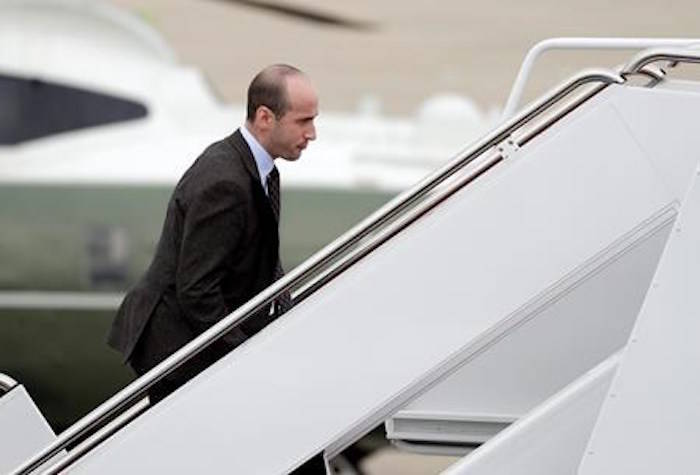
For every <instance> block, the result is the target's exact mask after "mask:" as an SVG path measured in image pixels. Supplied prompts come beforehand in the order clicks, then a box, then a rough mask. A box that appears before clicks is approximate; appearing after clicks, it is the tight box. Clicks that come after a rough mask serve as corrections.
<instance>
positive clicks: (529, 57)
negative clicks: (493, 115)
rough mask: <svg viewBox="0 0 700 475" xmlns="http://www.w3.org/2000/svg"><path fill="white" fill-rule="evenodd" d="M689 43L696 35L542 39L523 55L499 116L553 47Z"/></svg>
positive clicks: (507, 112)
mask: <svg viewBox="0 0 700 475" xmlns="http://www.w3.org/2000/svg"><path fill="white" fill-rule="evenodd" d="M692 44H700V38H548V39H546V40H542V41H540V42H539V43H537V44H536V45H535V46H533V47H532V48H531V49H530V51H528V52H527V54H526V55H525V59H523V63H522V65H521V66H520V70H519V71H518V75H517V76H516V78H515V81H514V82H513V87H512V88H511V92H510V95H509V96H508V100H507V101H506V105H505V107H504V108H503V113H502V117H503V118H506V117H510V116H511V115H512V114H513V113H515V111H516V110H517V108H518V105H519V104H520V99H521V98H522V95H523V92H524V90H525V84H526V83H527V80H528V78H529V76H530V72H531V71H532V68H533V67H534V64H535V61H536V60H537V58H539V57H540V56H541V55H542V54H544V53H545V52H547V51H551V50H557V49H559V50H561V49H567V50H580V49H596V50H601V49H607V50H624V49H636V50H641V49H645V48H655V47H674V46H690V45H692Z"/></svg>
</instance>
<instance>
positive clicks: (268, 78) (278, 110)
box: [247, 64, 304, 121]
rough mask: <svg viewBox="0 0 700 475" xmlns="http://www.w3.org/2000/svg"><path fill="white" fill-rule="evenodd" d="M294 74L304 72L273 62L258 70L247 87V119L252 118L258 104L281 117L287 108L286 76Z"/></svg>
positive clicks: (250, 119)
mask: <svg viewBox="0 0 700 475" xmlns="http://www.w3.org/2000/svg"><path fill="white" fill-rule="evenodd" d="M296 75H302V76H303V75H304V73H303V72H301V71H300V70H299V69H297V68H295V67H294V66H289V65H287V64H274V65H272V66H268V67H266V68H265V69H263V70H262V71H260V72H259V73H258V74H257V75H256V76H255V77H254V78H253V81H251V83H250V86H249V87H248V111H247V118H248V120H249V121H252V120H254V118H255V113H256V111H257V110H258V108H259V107H260V106H265V107H267V108H268V109H270V110H271V111H272V113H273V114H275V117H277V118H278V119H279V118H280V117H282V116H283V115H284V114H285V112H287V110H288V109H289V97H288V94H287V87H286V84H287V78H288V77H289V76H296Z"/></svg>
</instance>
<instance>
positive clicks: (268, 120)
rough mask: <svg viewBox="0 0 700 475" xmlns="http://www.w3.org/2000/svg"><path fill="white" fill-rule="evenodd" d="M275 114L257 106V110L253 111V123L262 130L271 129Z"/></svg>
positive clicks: (266, 108)
mask: <svg viewBox="0 0 700 475" xmlns="http://www.w3.org/2000/svg"><path fill="white" fill-rule="evenodd" d="M274 118H275V114H274V113H273V112H272V110H271V109H270V108H269V107H267V106H259V107H258V110H256V111H255V121H256V122H257V123H258V125H259V126H261V127H264V128H270V127H272V124H273V122H274Z"/></svg>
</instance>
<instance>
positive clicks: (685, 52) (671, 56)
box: [623, 48, 700, 74]
mask: <svg viewBox="0 0 700 475" xmlns="http://www.w3.org/2000/svg"><path fill="white" fill-rule="evenodd" d="M658 61H671V62H673V63H695V64H697V63H700V51H697V50H695V51H694V50H692V49H666V48H663V49H652V50H647V51H642V52H641V53H639V54H638V55H637V56H635V57H634V58H633V59H632V60H631V61H630V62H629V63H627V66H625V68H624V70H623V73H624V74H633V73H639V72H642V71H643V68H644V67H645V66H648V65H650V64H652V63H656V62H658Z"/></svg>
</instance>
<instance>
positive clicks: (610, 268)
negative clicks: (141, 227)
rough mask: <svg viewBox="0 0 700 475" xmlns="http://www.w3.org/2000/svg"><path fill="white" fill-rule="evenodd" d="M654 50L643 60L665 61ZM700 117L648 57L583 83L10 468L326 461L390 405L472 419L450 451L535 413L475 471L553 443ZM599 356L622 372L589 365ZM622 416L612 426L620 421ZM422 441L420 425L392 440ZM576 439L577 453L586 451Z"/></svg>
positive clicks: (648, 274) (689, 156) (267, 466)
mask: <svg viewBox="0 0 700 475" xmlns="http://www.w3.org/2000/svg"><path fill="white" fill-rule="evenodd" d="M648 54H652V53H648ZM653 54H656V55H657V56H653V57H652V56H644V57H643V58H647V57H649V58H652V59H655V58H659V56H658V53H653ZM666 59H669V60H673V61H692V62H697V61H698V60H699V59H700V55H697V54H694V53H692V52H687V51H680V50H679V51H666V52H665V53H664V55H662V56H660V59H655V60H657V61H658V60H666ZM640 61H641V60H640ZM640 78H641V79H643V80H642V81H641V82H640V81H639V79H640ZM633 80H634V81H633ZM635 81H636V82H635ZM582 86H583V87H588V89H586V90H585V91H584V94H583V95H577V96H575V97H573V98H572V95H573V94H574V93H578V92H580V91H581V89H580V87H582ZM652 86H654V87H652ZM591 87H592V89H591ZM698 111H700V85H699V84H697V83H689V82H677V81H676V82H674V81H670V80H666V79H663V76H662V74H661V73H660V72H659V71H657V70H656V69H654V70H651V69H648V67H647V66H645V65H641V66H640V65H638V64H637V63H635V64H631V65H630V66H629V68H628V69H627V70H626V71H625V73H624V74H618V73H612V72H605V71H595V72H584V73H582V74H581V75H578V76H577V77H575V78H574V79H572V80H571V81H570V82H567V83H566V84H564V85H562V86H561V87H559V88H557V89H555V90H554V91H552V93H551V94H549V95H547V96H545V97H544V98H542V99H540V100H539V101H537V102H536V103H534V104H533V105H531V106H530V107H528V108H526V109H525V110H523V111H522V112H521V113H519V114H518V115H517V116H515V117H514V118H512V119H510V120H508V121H506V122H505V123H504V124H502V125H501V126H500V127H499V128H497V129H496V130H494V131H493V132H492V133H490V134H489V135H487V136H486V137H484V139H483V140H481V141H479V142H477V143H476V144H475V145H473V146H472V147H470V148H468V149H467V150H465V151H464V152H463V153H462V154H460V155H459V156H458V157H457V158H456V159H455V160H453V161H452V162H450V163H449V164H447V165H445V166H444V167H443V168H441V169H440V170H438V171H436V172H435V173H434V174H433V175H431V176H430V177H428V178H426V179H425V180H424V181H423V182H421V183H420V184H418V185H417V186H416V187H415V188H413V189H411V190H409V191H407V192H406V193H404V194H402V195H401V196H399V197H397V198H396V199H395V200H394V201H392V202H391V203H389V204H388V205H387V206H385V207H384V208H382V209H381V210H379V211H378V212H377V213H375V214H374V215H373V216H371V217H369V218H368V219H367V220H366V221H365V222H363V223H361V224H360V225H358V226H357V227H356V228H355V229H353V230H351V231H349V232H348V233H347V234H346V235H344V236H342V237H341V238H339V239H338V240H337V241H336V242H335V243H333V244H331V245H330V246H329V247H328V248H326V249H324V250H323V251H321V252H320V253H319V254H317V255H316V256H314V257H312V258H311V259H310V260H309V261H307V263H305V264H303V265H302V266H300V267H299V268H297V269H295V270H293V271H292V272H290V273H289V274H288V275H287V276H285V278H283V279H282V280H280V281H278V282H276V283H275V284H274V285H272V286H271V287H269V288H268V289H266V290H265V291H263V292H262V293H261V294H260V295H258V296H257V297H256V298H254V299H253V300H251V301H250V302H248V303H247V304H246V305H244V306H243V307H242V308H240V309H239V310H237V311H236V312H234V313H233V314H231V315H229V316H228V317H227V318H226V319H224V320H223V321H222V322H220V323H218V324H217V325H215V326H214V327H212V328H211V329H210V330H209V331H207V332H205V333H204V334H203V335H201V336H200V337H198V338H197V339H196V340H195V341H193V342H191V343H190V344H188V345H187V346H185V347H184V348H182V349H181V350H179V351H178V352H177V353H176V354H174V355H173V356H171V357H170V358H169V359H168V360H166V361H164V362H163V363H161V364H160V365H159V366H158V367H156V368H154V369H153V370H152V371H151V372H149V373H148V374H147V375H145V376H144V377H143V378H140V379H139V380H137V381H135V382H134V383H133V384H132V385H130V386H129V387H127V388H125V389H124V390H123V391H121V392H120V393H118V394H117V395H115V396H114V397H113V398H111V399H110V400H109V401H107V402H105V403H104V404H103V405H102V406H100V407H99V408H98V409H96V410H95V411H94V412H93V413H91V414H89V415H88V416H86V417H85V418H84V419H83V420H81V421H79V422H78V423H77V424H76V425H75V426H73V427H71V428H69V429H68V430H67V431H66V432H65V433H63V434H61V435H60V436H59V437H58V439H57V441H56V442H55V443H53V444H51V445H49V446H48V447H46V448H45V449H44V450H42V451H41V452H39V453H37V454H36V455H35V456H34V457H32V458H30V459H28V460H27V461H25V463H24V464H22V466H20V467H18V468H17V470H16V471H15V473H21V474H26V473H32V471H34V470H36V468H37V467H38V466H39V465H40V464H42V463H45V461H46V460H47V458H48V457H50V456H51V455H53V454H54V453H56V452H57V451H58V450H61V449H63V448H65V447H66V446H67V445H70V444H75V443H76V442H77V441H80V440H82V439H83V438H85V437H88V440H87V441H86V442H83V443H80V444H78V445H77V448H75V449H73V450H71V451H70V452H69V454H68V456H67V457H64V458H63V459H62V460H61V461H59V462H58V463H57V464H56V465H54V466H53V467H52V468H50V469H49V470H47V471H46V472H43V471H42V473H58V472H65V473H101V474H109V473H115V474H117V473H119V474H120V473H202V472H221V471H225V472H227V473H246V474H255V473H261V474H277V473H288V472H290V471H292V470H294V469H295V468H297V467H299V466H300V465H301V464H303V463H304V462H305V461H306V460H308V459H310V458H311V457H313V456H315V455H317V454H319V453H324V454H325V456H326V457H332V456H333V455H335V454H337V453H339V452H340V451H342V449H343V448H345V447H346V446H348V445H349V444H351V443H352V442H354V441H355V440H357V439H358V438H359V437H361V436H362V435H363V434H364V433H366V432H367V431H368V430H370V429H371V428H373V427H375V426H376V425H378V424H380V423H382V422H383V421H385V420H387V419H389V418H390V417H391V416H392V415H395V417H394V419H392V420H391V421H390V422H389V426H390V434H389V435H390V436H391V435H392V433H391V432H392V430H393V431H394V435H396V431H395V429H396V427H397V426H396V424H397V423H403V422H404V421H406V420H413V421H416V420H419V419H420V418H421V417H422V416H425V417H424V419H427V420H433V421H435V420H437V421H441V420H442V421H457V422H458V423H459V424H456V425H457V426H458V427H457V430H456V431H455V433H454V434H452V435H450V436H449V437H445V438H442V439H440V438H438V439H433V441H434V442H439V443H444V444H454V443H466V444H478V443H481V442H484V441H485V440H486V439H487V438H488V437H490V436H491V435H493V433H495V432H497V431H496V430H490V429H489V430H490V432H489V433H488V434H486V435H484V434H483V433H482V434H479V431H478V430H477V431H476V433H475V431H474V430H473V429H474V427H475V426H474V423H479V422H484V421H485V422H486V423H487V426H488V423H489V422H496V423H500V424H501V425H500V426H499V427H498V428H502V427H503V426H505V425H507V424H508V423H510V422H512V421H514V420H516V419H520V421H519V422H518V423H516V424H515V425H513V426H511V427H509V428H508V429H506V430H505V431H504V432H502V433H501V435H499V436H496V437H495V438H494V439H492V441H491V442H487V443H486V444H484V445H483V446H482V447H481V448H480V449H478V450H477V451H475V452H473V453H472V455H470V456H468V458H467V459H465V460H464V461H463V463H467V462H468V460H470V459H469V457H472V456H475V455H476V454H478V453H479V451H482V450H487V449H488V447H489V446H491V447H493V445H490V444H492V442H494V441H495V443H496V444H497V447H496V449H493V452H492V453H494V454H501V453H509V452H508V450H510V449H508V450H506V449H502V448H501V447H511V448H512V447H518V448H519V449H520V450H527V448H526V447H527V444H526V443H525V442H524V439H523V438H522V436H519V435H518V434H528V433H531V434H534V435H533V436H532V437H531V438H532V440H531V441H530V442H531V443H532V444H533V446H536V445H537V444H542V443H544V441H545V439H542V438H543V437H545V438H546V437H547V433H546V431H542V430H541V427H543V426H542V425H541V424H542V423H541V421H543V420H545V418H551V420H562V419H564V420H569V418H568V414H570V413H572V412H573V413H575V414H574V415H575V416H577V415H578V414H579V413H578V411H576V410H571V411H568V412H567V411H566V410H564V409H566V408H568V407H569V406H568V404H569V402H570V401H572V400H574V399H575V398H573V399H572V396H571V395H572V394H574V395H575V394H578V391H587V390H589V389H590V388H591V387H595V388H597V392H596V391H593V393H595V394H597V395H598V396H599V395H600V394H602V392H601V391H603V392H604V389H605V388H604V386H601V384H603V385H604V384H605V381H608V382H609V380H606V379H605V378H607V377H608V376H610V375H611V374H612V373H611V372H612V371H613V370H612V369H610V367H611V365H612V364H613V363H611V361H613V362H614V361H615V360H611V359H610V358H611V357H612V358H614V357H613V356H612V355H614V354H615V353H616V352H617V351H618V350H620V349H621V348H622V347H624V346H625V342H626V341H627V339H628V337H629V334H630V331H631V328H632V327H633V325H634V321H635V318H636V315H637V313H638V311H639V308H640V306H641V305H642V302H643V300H644V296H645V294H646V291H647V288H648V286H649V283H650V282H651V279H652V275H653V273H654V271H655V269H656V266H657V263H658V260H659V256H660V255H661V252H662V249H663V247H664V244H665V242H666V240H667V236H668V235H669V232H670V229H671V227H672V225H673V223H674V220H675V218H676V215H677V213H678V209H679V206H680V203H681V202H682V200H683V197H684V194H685V191H686V190H687V188H688V186H689V185H690V183H691V180H692V177H693V176H694V172H695V169H696V166H697V161H698V159H699V158H700V152H698V150H700V134H697V126H696V123H697V120H696V116H697V114H698ZM290 288H295V289H297V291H296V293H295V306H294V308H293V309H292V310H291V311H290V312H289V313H287V314H286V315H285V316H283V317H282V318H280V319H278V320H277V321H275V322H274V323H273V324H271V325H269V326H268V327H267V328H265V329H264V330H262V331H261V332H260V333H258V334H257V335H255V336H254V337H252V338H251V339H250V340H249V341H247V342H246V343H245V344H244V345H242V346H241V347H239V348H237V349H236V350H235V351H233V352H231V353H230V354H229V355H227V356H226V357H224V358H222V359H221V360H220V361H218V362H217V363H216V364H214V365H213V366H212V367H210V368H208V369H207V370H205V371H204V372H202V373H201V374H200V375H198V376H197V377H196V378H194V379H193V380H192V381H191V382H189V383H188V384H187V385H185V386H183V387H182V388H181V389H179V390H178V391H176V392H175V393H173V394H172V395H171V396H170V397H168V398H166V399H165V400H164V401H162V402H160V403H159V404H157V405H156V406H154V407H152V408H150V409H148V410H144V411H142V412H141V411H133V412H134V414H133V416H134V417H133V418H131V419H132V420H130V421H129V420H126V419H127V418H122V421H121V422H120V423H118V424H116V423H113V424H112V427H110V428H109V430H107V429H105V428H104V427H103V426H102V425H103V424H104V423H105V422H107V421H108V420H109V419H110V417H113V415H114V414H117V413H119V411H120V410H123V409H124V408H125V407H128V406H129V404H130V403H132V402H134V401H137V400H139V399H140V398H141V397H142V395H143V392H144V391H145V390H146V389H147V388H148V387H149V385H151V384H153V382H155V381H156V380H157V379H158V378H160V377H162V375H163V374H164V373H165V372H166V371H168V370H170V369H172V368H174V367H175V366H176V365H177V364H179V363H180V362H182V361H183V360H184V359H185V358H186V357H188V356H189V355H191V354H193V353H194V352H196V351H197V349H200V348H201V347H202V346H203V345H205V344H206V343H207V342H208V341H211V340H213V339H215V338H216V337H218V336H220V335H221V334H223V333H225V332H226V331H227V330H228V329H230V328H231V326H232V325H235V324H237V322H240V321H241V320H242V319H245V318H246V317H247V315H249V314H251V313H252V312H254V311H255V309H257V308H260V307H261V306H262V305H265V304H266V303H267V302H269V301H271V300H272V299H274V298H275V296H276V295H278V294H279V293H280V292H282V291H284V290H285V289H290ZM600 364H603V365H604V366H603V367H604V368H607V369H604V370H600V369H598V370H596V371H597V372H595V371H594V373H593V374H594V376H592V377H591V376H590V373H588V372H589V371H590V370H592V369H593V368H595V367H596V366H597V365H600ZM606 364H607V366H605V365H606ZM623 369H624V365H623ZM601 372H602V373H603V374H604V377H603V376H600V373H601ZM581 378H583V379H581ZM591 378H592V379H591ZM601 378H602V379H601ZM601 388H602V389H601ZM544 401H546V402H545V406H542V403H543V402H544ZM595 404H600V398H599V397H598V399H596V397H594V396H591V398H590V399H586V403H585V404H582V405H581V407H582V408H584V409H585V410H587V411H588V412H587V414H588V416H587V417H588V418H587V419H586V423H583V422H582V423H581V424H580V425H579V426H577V427H579V429H577V430H573V431H571V433H570V434H571V439H570V440H571V441H572V442H571V444H574V445H575V444H578V445H577V446H576V447H580V446H581V444H582V443H581V440H583V441H585V440H587V437H586V436H585V435H583V436H582V435H581V434H582V432H581V431H582V430H583V431H585V430H589V431H590V427H591V426H590V424H591V423H592V419H593V415H595V414H597V409H596V406H595ZM552 407H554V408H555V410H550V409H551V408H552ZM592 407H593V409H591V408H592ZM533 409H534V412H532V411H533ZM399 411H400V412H399ZM538 411H539V412H538ZM613 412H614V411H613ZM613 412H611V415H610V418H609V419H610V420H611V421H612V422H611V423H610V425H611V427H614V426H615V425H616V424H619V421H617V422H616V421H615V417H614V416H615V413H613ZM591 414H593V415H591ZM604 414H605V411H604ZM617 414H619V411H618V412H617ZM540 417H541V418H542V419H540ZM620 417H622V416H620ZM431 418H432V419H431ZM441 418H442V419H441ZM469 424H472V425H471V426H470V425H469ZM518 424H520V425H518ZM523 426H524V428H523ZM392 427H393V428H392ZM403 427H405V426H403ZM465 427H466V429H465ZM489 427H493V426H489ZM95 430H97V431H98V435H92V434H93V432H94V431H95ZM596 430H597V428H596ZM513 432H515V435H512V433H513ZM640 432H641V431H640ZM426 433H428V436H430V434H429V431H427V432H426V431H425V430H424V427H421V426H415V425H414V426H413V427H411V428H410V430H409V431H406V432H405V433H403V434H399V435H403V436H405V435H406V434H408V435H409V437H396V438H397V439H402V440H406V439H410V440H421V439H420V437H421V436H425V434H426ZM611 433H613V432H612V429H611V430H609V431H605V432H604V433H603V434H602V435H601V436H600V438H601V440H603V441H605V440H606V438H605V434H611ZM480 437H481V438H480ZM610 437H612V436H610ZM640 437H641V434H640ZM528 438H530V437H529V436H528V437H525V439H528ZM427 440H429V441H430V440H431V439H427ZM499 440H500V441H505V442H498V441H499ZM594 440H595V435H594ZM562 443H564V444H566V442H562ZM540 446H541V445H540ZM569 448H570V449H571V450H569V451H568V452H566V451H564V450H562V451H561V452H562V453H564V452H566V453H569V454H571V453H574V452H575V453H578V452H577V450H578V449H575V448H573V445H569ZM611 450H613V449H611ZM525 455H527V453H526V452H525ZM482 457H483V456H482ZM570 458H571V457H570ZM591 463H592V462H591ZM551 466H552V467H554V466H556V465H551ZM456 470H458V468H456ZM455 473H461V472H455ZM469 473H481V472H478V471H476V472H471V471H470V472H469ZM483 473H516V472H503V471H501V472H488V471H484V472H483ZM521 473H535V472H533V471H524V472H521ZM542 473H552V474H553V473H555V472H554V471H547V472H542ZM556 473H558V472H556ZM587 473H598V472H587ZM610 473H613V472H610ZM617 473H622V472H617ZM657 473H658V472H657Z"/></svg>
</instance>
